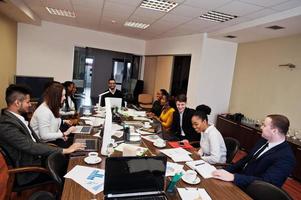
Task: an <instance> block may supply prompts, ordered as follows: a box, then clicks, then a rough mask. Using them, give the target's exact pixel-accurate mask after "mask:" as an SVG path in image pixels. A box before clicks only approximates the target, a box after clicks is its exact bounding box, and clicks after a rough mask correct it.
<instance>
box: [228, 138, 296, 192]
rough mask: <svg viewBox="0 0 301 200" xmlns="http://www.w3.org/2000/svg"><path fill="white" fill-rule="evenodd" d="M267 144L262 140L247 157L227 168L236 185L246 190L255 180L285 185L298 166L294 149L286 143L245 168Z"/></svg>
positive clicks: (279, 185)
mask: <svg viewBox="0 0 301 200" xmlns="http://www.w3.org/2000/svg"><path fill="white" fill-rule="evenodd" d="M266 142H267V140H265V139H260V140H259V141H258V142H257V144H256V145H255V147H254V148H253V149H252V150H251V151H250V153H249V154H248V155H247V156H246V157H244V158H243V159H241V160H240V161H238V162H237V163H235V164H234V165H230V166H228V167H227V168H226V170H227V171H229V172H231V173H234V183H235V184H236V185H238V186H240V187H242V188H246V187H247V186H248V185H249V184H250V183H251V182H253V181H254V180H261V181H266V182H269V183H271V184H273V185H276V186H278V187H281V186H282V185H283V183H284V182H285V180H286V178H287V177H288V176H289V174H290V173H291V171H292V170H293V168H294V166H295V164H296V160H295V156H294V154H293V152H292V149H291V147H290V145H289V144H288V143H287V142H286V141H285V142H283V143H281V144H279V145H277V146H275V147H273V148H272V149H270V150H268V151H267V152H265V153H264V154H262V155H261V156H260V157H259V158H257V159H256V160H254V161H252V162H249V163H248V165H247V166H246V167H245V168H244V166H245V164H246V163H247V162H248V161H249V160H250V158H251V157H252V156H253V155H254V153H255V152H256V151H257V150H258V149H259V148H260V147H262V146H263V145H264V144H265V143H266Z"/></svg>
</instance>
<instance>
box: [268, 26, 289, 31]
mask: <svg viewBox="0 0 301 200" xmlns="http://www.w3.org/2000/svg"><path fill="white" fill-rule="evenodd" d="M266 28H269V29H272V30H280V29H285V28H284V27H282V26H278V25H274V26H268V27H266Z"/></svg>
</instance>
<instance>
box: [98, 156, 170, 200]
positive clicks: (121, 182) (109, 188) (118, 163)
mask: <svg viewBox="0 0 301 200" xmlns="http://www.w3.org/2000/svg"><path fill="white" fill-rule="evenodd" d="M166 161H167V157H166V156H155V157H109V158H107V159H106V163H105V181H104V195H105V199H108V200H112V199H125V198H126V199H136V198H138V197H139V199H147V198H154V199H167V198H166V196H165V194H164V183H165V172H166Z"/></svg>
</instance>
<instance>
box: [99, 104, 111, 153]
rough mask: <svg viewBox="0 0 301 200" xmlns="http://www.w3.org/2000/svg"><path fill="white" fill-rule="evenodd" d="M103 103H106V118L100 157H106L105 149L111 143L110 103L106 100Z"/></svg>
mask: <svg viewBox="0 0 301 200" xmlns="http://www.w3.org/2000/svg"><path fill="white" fill-rule="evenodd" d="M105 102H106V118H105V123H104V130H103V138H102V146H101V154H102V155H108V152H107V148H108V144H109V143H110V142H111V137H112V110H111V102H110V100H109V99H108V98H105Z"/></svg>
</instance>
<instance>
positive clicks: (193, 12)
mask: <svg viewBox="0 0 301 200" xmlns="http://www.w3.org/2000/svg"><path fill="white" fill-rule="evenodd" d="M205 11H207V10H205V9H202V8H197V7H191V6H186V5H180V6H178V7H176V8H175V9H173V10H172V11H170V12H169V13H170V14H174V15H180V16H184V17H197V16H200V15H201V14H202V13H204V12H205Z"/></svg>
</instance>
